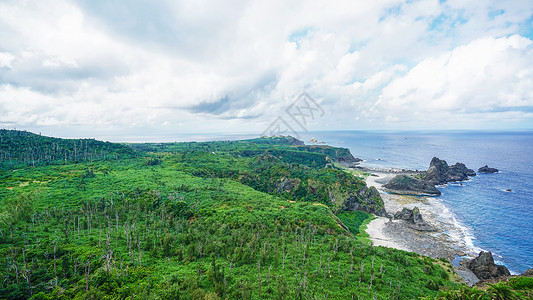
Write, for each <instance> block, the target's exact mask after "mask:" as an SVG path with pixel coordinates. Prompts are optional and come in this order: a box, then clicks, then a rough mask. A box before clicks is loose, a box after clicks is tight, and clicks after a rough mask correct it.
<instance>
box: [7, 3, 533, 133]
mask: <svg viewBox="0 0 533 300" xmlns="http://www.w3.org/2000/svg"><path fill="white" fill-rule="evenodd" d="M532 12H533V4H532V3H530V1H489V0H486V1H455V0H449V1H445V2H442V1H438V0H430V1H403V0H387V1H351V0H350V1H348V0H347V1H339V2H335V3H330V2H323V1H308V2H306V3H305V4H297V3H293V2H287V1H275V2H257V1H253V2H239V1H236V2H232V3H219V2H216V1H179V2H175V1H161V2H158V3H157V4H147V3H146V2H145V1H130V2H128V5H125V4H123V3H122V2H121V1H115V0H110V1H106V2H105V3H104V2H101V3H100V2H94V1H86V0H54V1H52V0H41V1H36V0H28V1H3V2H0V36H2V40H1V41H0V51H1V52H0V96H1V97H0V122H2V123H3V124H15V125H17V126H19V127H20V126H26V125H27V126H30V125H35V126H45V125H51V124H61V125H62V126H63V127H64V128H69V125H76V126H78V127H77V128H82V127H84V128H91V127H92V126H111V127H114V128H117V130H119V129H120V128H125V130H126V129H127V128H128V127H129V126H136V127H138V128H156V129H157V128H158V126H159V125H161V124H165V126H164V127H165V128H172V126H173V124H182V126H180V128H181V129H180V130H185V131H187V130H190V131H197V130H203V131H213V130H217V131H219V130H222V131H225V130H228V131H231V130H242V129H243V128H245V129H246V130H257V131H258V132H260V131H262V130H263V127H264V126H266V125H268V124H269V123H270V122H271V121H272V119H273V118H275V117H276V116H277V115H278V114H280V113H282V112H283V110H284V109H285V107H286V106H287V105H288V104H289V103H290V102H291V101H292V99H293V97H294V96H296V95H297V94H298V93H300V92H301V91H302V90H304V89H305V90H307V91H308V92H309V93H310V94H311V95H312V96H313V97H314V98H315V99H317V100H318V101H319V102H320V103H321V105H323V107H324V109H325V110H326V117H325V119H324V120H323V122H322V123H320V124H317V125H316V128H320V126H322V125H324V124H327V126H329V128H330V129H335V128H343V129H348V128H360V127H367V128H368V127H369V126H374V125H376V122H377V121H376V120H379V119H380V117H381V116H380V114H381V113H382V112H383V111H386V114H387V115H388V116H389V118H388V119H389V121H390V122H389V123H387V124H386V125H379V126H389V127H395V126H397V125H398V124H399V125H398V126H403V125H402V124H404V123H403V120H402V119H401V118H399V117H398V115H399V114H400V113H403V112H404V110H407V111H408V112H412V114H411V117H412V120H413V124H415V123H416V122H418V121H420V122H422V121H423V122H425V121H426V119H427V114H426V113H425V112H426V111H431V110H432V109H433V110H441V111H446V112H449V113H450V114H453V113H465V112H469V113H480V112H481V113H483V112H485V113H486V114H487V116H488V114H489V113H491V114H495V113H496V112H495V111H496V110H505V109H510V108H511V107H512V109H515V110H517V115H520V113H521V112H520V109H521V107H529V106H531V105H533V104H531V102H530V101H531V92H529V87H530V86H531V80H532V78H531V77H532V75H531V72H530V71H529V70H530V69H531V62H530V59H529V58H528V56H531V55H530V54H531V53H530V51H531V50H530V48H531V46H530V45H529V44H528V43H530V41H529V40H528V39H526V38H523V37H521V36H518V35H516V34H519V33H522V32H523V31H524V30H525V28H527V26H526V25H525V22H526V21H527V20H528V19H529V18H530V17H531V15H532ZM378 99H379V102H378V105H376V102H377V101H378ZM482 104H483V105H482ZM328 116H329V117H328ZM482 116H483V114H481V115H479V116H478V117H479V118H482ZM522 116H524V118H526V117H525V116H526V114H524V113H522ZM251 118H255V119H257V120H256V121H254V122H250V119H251ZM326 118H329V119H326ZM487 118H488V117H487ZM491 118H493V115H491ZM158 124H159V125H158ZM215 124H216V125H215ZM469 125H470V124H469ZM176 126H177V125H176Z"/></svg>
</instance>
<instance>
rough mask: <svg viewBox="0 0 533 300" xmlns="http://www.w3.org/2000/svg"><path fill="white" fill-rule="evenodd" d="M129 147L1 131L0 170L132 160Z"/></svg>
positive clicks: (90, 140) (15, 131) (131, 152)
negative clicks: (96, 161) (122, 159)
mask: <svg viewBox="0 0 533 300" xmlns="http://www.w3.org/2000/svg"><path fill="white" fill-rule="evenodd" d="M133 154H134V151H132V150H131V149H130V148H129V147H126V146H124V145H120V144H113V143H109V142H101V141H97V140H94V139H71V140H68V139H59V138H52V137H46V136H42V135H37V134H34V133H31V132H27V131H17V130H6V129H0V168H2V167H3V168H7V167H11V168H16V167H24V166H28V165H30V166H38V165H43V164H61V163H72V162H82V161H95V160H106V159H107V160H114V159H119V158H125V157H132V156H133Z"/></svg>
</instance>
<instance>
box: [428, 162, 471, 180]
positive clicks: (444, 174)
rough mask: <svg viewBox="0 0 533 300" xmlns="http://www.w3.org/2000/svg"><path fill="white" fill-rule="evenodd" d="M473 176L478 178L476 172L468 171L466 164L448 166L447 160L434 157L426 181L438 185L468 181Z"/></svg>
mask: <svg viewBox="0 0 533 300" xmlns="http://www.w3.org/2000/svg"><path fill="white" fill-rule="evenodd" d="M471 176H476V172H475V171H474V170H472V169H468V168H467V167H466V166H465V165H464V164H462V163H456V164H455V165H452V166H448V163H447V162H446V161H445V160H441V159H438V158H437V157H433V159H432V160H431V163H430V164H429V169H428V170H427V171H426V175H425V177H424V180H426V181H429V182H431V183H433V184H436V185H437V184H446V183H448V182H456V181H463V180H467V179H468V177H471Z"/></svg>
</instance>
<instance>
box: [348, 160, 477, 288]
mask: <svg viewBox="0 0 533 300" xmlns="http://www.w3.org/2000/svg"><path fill="white" fill-rule="evenodd" d="M357 169H358V170H359V171H363V172H367V173H370V174H371V175H368V176H366V178H365V181H366V184H367V186H369V187H370V186H374V187H376V189H377V190H378V191H379V193H380V195H381V198H382V199H383V202H384V204H385V210H386V211H387V213H388V214H389V215H390V216H391V217H392V215H394V213H396V212H398V211H401V210H402V209H403V208H408V209H413V208H414V207H415V206H416V207H418V209H419V210H420V213H421V214H422V216H423V218H424V220H425V221H426V222H427V223H428V224H429V225H431V226H433V227H434V228H435V229H436V231H433V232H428V231H419V230H416V229H413V228H411V227H410V226H409V225H408V224H407V223H406V222H405V221H403V220H394V219H392V218H385V217H376V219H374V220H372V221H371V222H370V223H369V224H368V225H367V230H366V232H367V233H368V235H369V236H370V240H371V241H372V244H373V245H375V246H384V247H389V248H395V249H400V250H405V251H411V252H415V253H417V254H420V255H424V256H429V257H432V258H446V259H448V260H450V261H452V262H453V265H454V269H455V271H456V273H457V274H458V275H459V276H460V277H461V278H463V280H464V281H465V282H466V283H467V284H468V285H473V284H475V283H476V282H477V281H479V279H478V278H477V277H476V276H475V275H474V274H473V273H472V272H471V271H470V270H468V269H466V268H465V267H463V266H460V265H459V264H458V261H459V260H461V258H464V257H471V258H473V257H474V256H475V255H477V253H476V251H477V249H475V248H474V247H473V245H472V244H471V239H470V237H469V236H468V234H467V232H466V230H465V228H463V227H461V226H460V225H459V224H458V223H457V222H456V220H455V217H454V215H453V214H452V213H451V212H450V211H449V210H448V208H447V207H446V206H444V204H443V203H442V202H441V200H440V199H439V198H436V197H430V196H411V195H399V194H392V193H388V192H386V191H385V189H384V188H383V185H384V184H386V183H387V182H389V181H390V180H391V179H392V178H393V177H394V176H396V175H409V174H414V173H417V171H405V170H396V169H367V168H364V167H358V168H357Z"/></svg>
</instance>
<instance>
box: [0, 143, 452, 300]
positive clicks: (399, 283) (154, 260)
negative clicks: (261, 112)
mask: <svg viewBox="0 0 533 300" xmlns="http://www.w3.org/2000/svg"><path fill="white" fill-rule="evenodd" d="M185 145H186V144H183V145H181V146H185ZM232 147H235V148H239V147H240V148H243V147H246V145H238V146H235V145H232ZM178 150H179V149H178ZM178 150H175V151H168V152H167V153H166V154H161V153H156V154H150V155H148V156H147V157H144V158H142V159H122V160H118V161H113V162H110V161H98V162H87V163H83V164H81V163H80V164H67V165H52V166H41V167H36V168H22V169H18V170H5V169H4V171H3V172H2V173H1V177H0V178H1V179H0V197H2V199H3V203H7V199H18V197H21V195H28V194H30V193H32V192H33V194H31V195H32V196H31V198H32V199H33V203H34V207H35V212H34V213H33V215H32V217H31V218H29V219H25V220H22V221H20V222H18V223H16V224H15V226H14V237H13V240H11V238H10V234H9V230H8V229H7V227H3V229H2V233H1V235H0V242H1V243H0V257H1V258H0V266H1V267H0V278H2V283H1V285H0V298H4V297H5V298H13V299H16V298H19V299H24V298H28V297H30V295H32V294H33V295H34V296H35V297H36V298H46V297H48V296H50V297H59V298H61V297H63V298H65V299H71V298H75V297H78V298H83V297H87V296H90V295H92V296H94V297H100V298H101V297H105V298H126V297H132V296H133V295H137V296H145V297H152V298H163V299H172V298H175V297H176V296H177V295H179V296H181V297H182V298H191V299H217V298H229V299H236V298H238V299H240V298H245V299H247V298H253V299H259V298H264V299H272V298H280V299H284V298H285V299H294V298H298V297H300V296H301V297H303V298H313V297H315V298H326V297H327V298H329V299H343V298H347V297H351V296H352V295H353V296H355V297H356V298H357V297H362V298H372V297H376V298H378V299H394V298H397V299H409V298H417V297H421V296H428V295H436V294H437V291H436V290H438V289H439V288H443V287H444V286H448V287H450V286H453V284H452V283H451V282H450V281H448V278H449V274H448V273H447V272H446V271H445V269H444V268H443V267H442V266H441V265H442V264H443V262H436V261H434V260H431V259H429V258H423V257H419V256H417V255H415V254H412V253H407V252H404V251H398V250H393V249H386V248H382V247H371V246H369V245H368V243H366V242H364V241H358V239H354V238H353V235H352V233H354V234H357V232H356V231H355V229H359V227H360V226H361V223H364V222H365V220H368V219H367V218H368V216H369V215H368V214H366V215H365V214H364V213H360V212H355V213H343V214H340V215H339V216H338V217H337V216H335V215H334V214H333V213H332V211H331V209H330V207H329V206H328V205H327V203H318V202H313V201H304V202H301V201H293V200H291V199H293V198H290V197H288V196H287V195H285V194H280V195H277V194H276V193H266V192H262V191H258V190H256V189H253V188H251V187H250V186H247V185H244V184H243V183H241V182H239V177H240V175H242V174H240V173H236V175H235V176H234V175H231V174H226V173H225V172H227V171H228V170H234V171H238V172H249V171H251V169H250V165H251V164H250V162H253V159H254V158H243V157H241V158H239V156H238V155H237V156H229V155H228V156H226V155H222V153H219V154H212V153H211V152H214V151H209V152H208V153H211V154H209V155H206V154H205V153H204V154H201V155H200V154H194V156H193V153H186V151H178ZM209 150H212V149H209ZM184 153H185V154H184ZM215 153H217V152H215ZM228 153H229V152H228ZM302 155H303V154H302ZM187 156H191V157H190V158H187ZM304 161H305V159H304ZM193 162H194V164H193ZM151 165H152V166H151ZM217 166H218V167H217ZM228 166H229V168H228ZM273 166H274V167H279V166H280V165H279V164H273ZM205 170H211V171H216V173H217V174H216V175H218V176H211V177H210V176H209V174H207V175H206V173H205ZM309 171H310V172H312V170H311V169H310V170H309ZM195 174H196V175H195ZM224 174H226V175H228V176H227V177H225V176H223V175H224ZM239 174H240V175H239ZM35 191H36V192H35ZM296 200H298V199H296ZM0 205H1V204H0ZM365 216H366V218H365ZM339 218H340V219H339ZM340 220H344V221H345V222H346V225H347V226H348V228H349V229H350V230H351V231H352V233H350V232H348V231H347V230H345V229H344V228H343V225H342V224H340ZM139 255H140V256H139ZM139 257H140V259H139ZM106 258H107V259H106ZM17 277H18V278H17ZM86 279H88V282H87V281H86ZM28 282H29V284H28ZM87 288H88V289H87Z"/></svg>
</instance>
